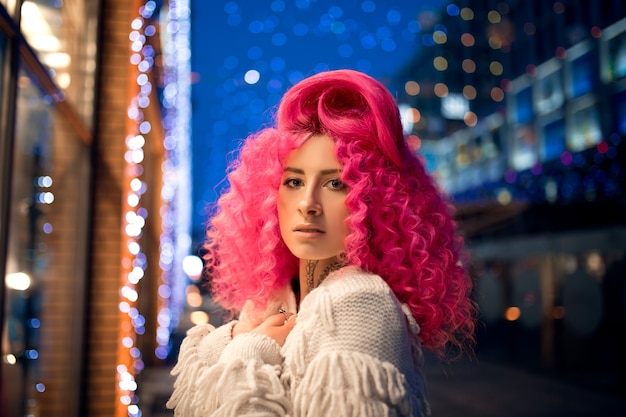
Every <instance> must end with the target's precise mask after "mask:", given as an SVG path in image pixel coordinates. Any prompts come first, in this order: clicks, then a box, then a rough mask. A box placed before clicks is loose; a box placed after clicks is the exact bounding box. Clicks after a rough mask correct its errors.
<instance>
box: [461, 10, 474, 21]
mask: <svg viewBox="0 0 626 417" xmlns="http://www.w3.org/2000/svg"><path fill="white" fill-rule="evenodd" d="M473 18H474V11H473V10H472V9H470V8H469V7H464V8H462V9H461V19H463V20H472V19H473Z"/></svg>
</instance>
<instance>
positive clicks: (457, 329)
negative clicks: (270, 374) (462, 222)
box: [203, 70, 475, 352]
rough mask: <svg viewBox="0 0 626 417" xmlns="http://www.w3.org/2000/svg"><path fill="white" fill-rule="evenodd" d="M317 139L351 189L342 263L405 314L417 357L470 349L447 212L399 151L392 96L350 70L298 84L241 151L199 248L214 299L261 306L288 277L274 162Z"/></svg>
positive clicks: (466, 301)
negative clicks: (271, 122) (328, 142)
mask: <svg viewBox="0 0 626 417" xmlns="http://www.w3.org/2000/svg"><path fill="white" fill-rule="evenodd" d="M315 134H325V135H328V136H329V137H331V138H332V139H333V140H334V141H335V146H336V156H337V159H338V160H339V161H340V163H341V164H342V165H343V174H342V180H343V181H344V182H345V183H346V184H347V185H348V187H349V192H348V195H347V197H346V205H347V207H348V209H349V211H350V213H351V214H350V216H349V217H348V219H347V223H348V226H349V228H350V234H349V236H348V237H347V238H346V242H345V244H346V251H345V256H346V259H347V261H348V262H349V263H350V264H351V265H355V266H358V267H359V268H361V269H363V270H365V271H369V272H371V273H375V274H378V275H380V276H381V277H382V278H383V279H384V280H385V281H386V282H387V283H388V284H389V286H390V288H391V289H392V291H393V292H394V293H395V294H396V296H397V297H398V299H399V300H400V301H401V302H403V303H406V304H407V305H408V306H409V308H410V310H411V312H412V314H413V316H414V317H415V320H416V321H417V323H419V325H420V327H421V333H420V338H421V340H422V343H423V345H424V346H425V347H427V348H429V349H431V350H433V351H439V352H440V351H443V350H444V349H443V348H444V347H450V346H453V347H459V348H461V349H462V350H463V349H465V348H467V347H468V346H469V345H471V344H473V341H474V336H473V335H474V326H475V304H474V302H473V301H472V300H471V290H472V282H471V279H470V278H469V274H468V273H467V271H466V270H465V269H464V267H463V264H462V262H461V259H460V257H461V255H462V253H463V252H462V249H463V240H462V238H461V237H460V236H458V235H457V233H456V225H455V222H454V221H453V219H452V216H451V212H450V211H451V209H450V206H449V205H448V204H447V203H446V201H445V199H444V198H443V197H442V195H441V194H440V193H439V192H438V190H437V187H436V186H435V184H434V183H433V180H432V179H431V177H430V176H429V175H428V174H427V173H426V171H425V169H424V167H423V165H422V164H421V162H420V161H419V159H418V158H417V157H416V155H414V154H413V152H411V151H410V150H409V148H408V147H407V145H406V143H405V140H404V135H403V132H402V126H401V122H400V117H399V112H398V107H397V104H396V102H395V100H394V99H393V96H392V95H391V94H390V92H389V91H388V90H387V89H386V87H384V86H383V85H382V84H381V83H379V82H378V81H376V80H375V79H373V78H371V77H370V76H368V75H365V74H363V73H360V72H357V71H353V70H335V71H328V72H323V73H319V74H317V75H314V76H312V77H309V78H307V79H305V80H303V81H301V82H300V83H298V84H296V85H295V86H293V87H292V88H291V89H290V90H288V91H287V93H286V94H285V95H284V97H283V99H282V100H281V103H280V105H279V108H278V113H277V124H276V127H271V128H266V129H263V130H261V131H260V132H258V133H257V134H254V135H252V136H251V137H249V138H248V139H247V140H246V141H245V143H244V145H243V147H242V148H241V150H240V154H239V159H238V160H237V161H236V162H235V163H234V164H233V165H232V166H231V168H230V169H229V175H228V180H229V183H230V188H229V190H228V191H227V192H226V193H225V194H223V195H222V197H221V198H220V199H219V201H218V204H217V211H216V214H215V216H214V217H213V218H212V219H211V221H210V224H209V227H208V230H207V241H206V243H205V245H204V248H203V249H204V251H205V255H204V258H205V261H206V272H207V275H208V277H209V279H210V285H211V289H212V292H213V295H214V297H215V298H216V300H217V301H219V302H220V303H221V304H222V305H223V306H224V307H226V308H228V309H232V310H239V309H240V308H241V307H242V305H243V303H244V302H245V301H246V300H248V299H252V300H255V301H256V302H258V303H259V305H262V304H263V303H264V302H265V301H266V300H267V299H268V298H269V297H270V296H271V294H272V291H273V290H274V289H275V288H279V287H282V286H284V285H287V284H288V283H289V282H290V281H291V280H292V279H293V278H294V277H296V276H297V275H298V259H296V258H295V257H294V256H293V255H292V254H291V253H290V252H289V250H288V249H287V247H286V246H285V244H284V243H283V241H282V239H281V236H280V231H279V226H278V214H277V209H276V199H277V191H278V187H279V181H280V178H281V173H282V169H283V161H284V160H285V159H286V157H287V155H288V154H289V153H290V152H291V151H292V150H294V149H296V148H298V147H299V146H300V145H301V144H302V143H303V142H304V141H305V140H306V139H307V138H309V137H310V136H312V135H315Z"/></svg>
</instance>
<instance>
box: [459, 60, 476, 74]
mask: <svg viewBox="0 0 626 417" xmlns="http://www.w3.org/2000/svg"><path fill="white" fill-rule="evenodd" d="M461 68H463V71H465V72H467V73H468V74H471V73H473V72H474V71H476V63H475V62H474V61H472V60H471V59H469V58H468V59H464V60H463V62H462V63H461Z"/></svg>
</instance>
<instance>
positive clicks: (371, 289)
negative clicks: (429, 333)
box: [286, 275, 429, 417]
mask: <svg viewBox="0 0 626 417" xmlns="http://www.w3.org/2000/svg"><path fill="white" fill-rule="evenodd" d="M405 310H406V309H404V308H403V307H402V305H401V304H400V303H399V302H398V301H397V299H396V298H395V296H394V295H393V293H392V292H391V290H390V289H389V288H388V286H387V285H386V284H385V283H384V282H383V281H382V280H381V279H380V278H378V277H376V276H371V275H364V276H358V277H350V276H345V277H342V278H341V279H337V280H336V281H335V282H328V285H324V286H322V287H320V288H318V289H317V290H316V291H315V292H312V293H311V294H310V295H309V297H307V299H305V303H304V304H303V306H302V309H301V312H300V314H299V316H298V325H297V326H296V327H295V328H294V332H297V333H299V334H297V333H296V334H293V333H292V335H290V337H292V336H295V337H297V338H301V339H303V340H306V341H307V342H306V343H303V344H301V346H298V347H297V348H296V349H293V350H290V351H288V352H287V353H286V355H287V357H286V363H293V364H294V366H293V372H294V374H293V375H292V379H293V380H294V381H296V383H295V384H293V382H292V390H291V396H292V403H293V404H292V406H293V415H294V416H298V417H304V416H310V417H312V416H320V415H337V416H359V417H374V416H407V417H408V416H410V417H416V416H424V415H428V414H429V411H428V404H427V402H426V400H425V390H426V387H425V381H424V379H423V376H422V370H421V365H422V351H421V347H420V345H419V340H418V339H417V332H419V327H418V326H417V325H416V324H415V323H414V321H413V322H411V321H410V320H409V319H408V317H407V316H406V311H405Z"/></svg>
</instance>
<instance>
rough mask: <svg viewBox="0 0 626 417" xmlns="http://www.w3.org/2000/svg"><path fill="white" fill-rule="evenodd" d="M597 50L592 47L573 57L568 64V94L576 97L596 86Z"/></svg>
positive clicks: (597, 75) (597, 74) (597, 72)
mask: <svg viewBox="0 0 626 417" xmlns="http://www.w3.org/2000/svg"><path fill="white" fill-rule="evenodd" d="M597 55H598V54H597V50H596V49H592V50H590V51H589V52H586V53H584V54H582V55H580V56H579V57H577V58H575V59H573V60H572V61H571V62H570V64H569V68H570V79H569V95H570V97H571V98H578V97H581V96H583V95H585V94H587V93H590V92H591V91H593V89H594V88H595V87H596V84H597V81H598V77H599V70H598V56H597Z"/></svg>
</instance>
